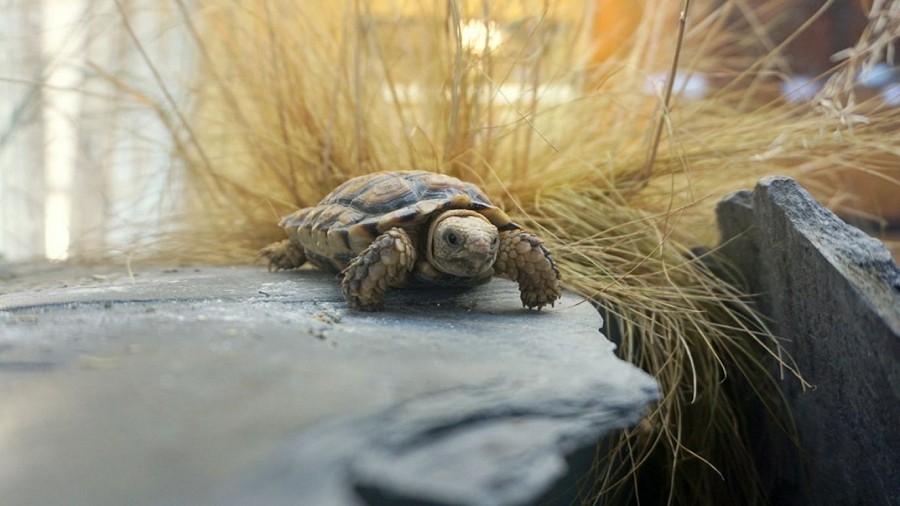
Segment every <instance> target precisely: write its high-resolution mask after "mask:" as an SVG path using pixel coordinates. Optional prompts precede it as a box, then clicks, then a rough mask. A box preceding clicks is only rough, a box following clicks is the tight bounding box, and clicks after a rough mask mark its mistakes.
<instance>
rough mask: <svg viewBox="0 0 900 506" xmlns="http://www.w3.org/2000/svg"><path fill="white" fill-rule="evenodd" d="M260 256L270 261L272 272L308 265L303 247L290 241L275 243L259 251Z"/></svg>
mask: <svg viewBox="0 0 900 506" xmlns="http://www.w3.org/2000/svg"><path fill="white" fill-rule="evenodd" d="M258 255H259V256H261V257H264V258H266V259H267V260H268V261H269V270H270V271H281V270H287V269H296V268H297V267H300V266H301V265H303V264H305V263H306V252H305V251H303V247H302V246H300V245H299V244H297V243H296V242H294V241H292V240H290V239H285V240H283V241H280V242H273V243H272V244H270V245H268V246H266V247H265V248H263V249H261V250H259V253H258Z"/></svg>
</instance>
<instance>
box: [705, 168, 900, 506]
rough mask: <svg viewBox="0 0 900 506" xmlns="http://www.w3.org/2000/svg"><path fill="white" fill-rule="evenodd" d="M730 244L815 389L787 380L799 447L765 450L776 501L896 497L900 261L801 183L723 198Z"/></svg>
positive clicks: (774, 445) (899, 491)
mask: <svg viewBox="0 0 900 506" xmlns="http://www.w3.org/2000/svg"><path fill="white" fill-rule="evenodd" d="M718 218H719V226H720V229H721V232H722V239H723V246H722V251H723V252H724V253H725V254H726V256H727V257H729V258H730V259H731V260H732V261H733V263H734V264H735V265H737V266H738V267H739V270H740V271H741V272H742V273H743V275H744V277H745V278H746V280H747V282H748V284H749V287H750V289H751V290H752V291H753V292H754V293H758V294H760V295H759V297H758V298H759V303H760V306H761V308H762V309H763V311H764V312H765V313H766V314H767V315H768V316H770V317H771V318H772V320H773V321H774V329H773V330H774V331H775V333H776V334H777V335H779V336H782V337H784V338H785V339H786V341H785V342H784V346H785V348H786V349H787V350H788V351H789V352H790V354H791V356H792V357H793V359H794V360H795V361H796V364H797V366H798V367H799V370H800V372H801V373H802V374H803V376H804V377H805V379H806V380H807V381H809V382H810V383H812V384H813V385H814V389H812V390H807V391H803V390H802V389H801V388H800V386H799V384H798V382H796V381H795V380H793V379H792V378H790V377H787V378H786V379H785V381H784V388H785V392H786V395H787V400H788V403H789V405H790V406H791V408H792V410H793V416H794V419H795V421H796V427H797V433H798V435H799V442H800V447H801V450H800V452H799V454H798V452H797V451H796V450H795V449H793V450H792V448H791V446H790V444H789V443H787V442H785V441H782V442H781V443H778V442H776V439H777V438H776V437H774V435H773V433H774V432H777V431H778V429H777V428H773V427H769V428H768V430H769V431H771V432H770V433H769V434H767V435H766V437H768V438H771V439H770V440H769V441H768V442H767V443H765V445H766V447H764V448H762V450H761V453H762V454H763V455H762V457H763V459H764V460H766V458H767V460H768V462H764V463H763V464H762V470H763V472H764V473H765V474H768V475H769V476H768V478H769V480H770V482H771V486H772V502H773V503H774V504H791V505H802V504H808V505H819V504H900V436H898V429H897V427H898V421H900V270H898V268H897V265H896V264H894V262H893V261H892V259H891V255H890V253H889V252H888V251H887V249H886V248H885V247H884V245H883V244H881V243H880V242H878V241H876V240H875V239H872V238H870V237H868V236H867V235H865V234H864V233H862V232H861V231H859V230H858V229H856V228H854V227H851V226H848V225H846V224H845V223H844V222H842V221H841V220H840V219H838V218H837V217H836V216H835V215H834V214H833V213H831V212H830V211H828V210H827V209H825V208H824V207H822V206H821V205H819V204H818V203H816V201H815V200H814V199H813V198H812V197H811V196H810V195H809V194H808V193H807V192H806V191H805V190H803V189H802V188H800V187H799V186H798V185H797V184H796V183H795V182H794V181H793V180H791V179H789V178H783V177H776V178H767V179H764V180H762V181H761V182H760V183H759V184H758V185H757V187H756V189H755V191H754V192H752V193H750V192H746V191H744V192H738V193H735V194H733V195H731V196H729V197H728V198H726V199H725V200H723V201H722V202H720V203H719V206H718Z"/></svg>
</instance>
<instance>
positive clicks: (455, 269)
mask: <svg viewBox="0 0 900 506" xmlns="http://www.w3.org/2000/svg"><path fill="white" fill-rule="evenodd" d="M279 225H280V226H281V227H283V228H284V230H285V232H287V235H288V238H287V239H284V240H282V241H280V242H276V243H274V244H271V245H269V246H267V247H265V248H263V249H262V250H260V255H261V256H262V257H265V258H266V259H268V261H269V269H270V270H282V269H293V268H297V267H300V266H301V265H303V264H304V263H306V262H307V261H309V262H310V263H312V264H313V265H314V266H316V267H318V268H319V269H322V270H326V271H331V272H333V273H335V274H340V275H342V276H343V279H342V282H341V292H342V294H343V296H344V299H346V301H347V303H348V304H349V305H350V306H351V307H354V308H358V309H362V310H369V311H374V310H379V309H382V308H383V306H384V294H385V292H386V291H387V290H388V289H389V288H400V287H406V286H415V285H438V286H472V285H477V284H481V283H485V282H487V281H488V280H490V278H491V277H492V276H493V275H498V276H502V277H506V278H508V279H511V280H513V281H515V282H517V283H518V284H519V291H520V293H521V299H522V305H523V306H525V307H527V308H530V309H535V308H536V309H538V310H540V309H541V308H542V307H543V306H546V305H548V304H549V305H550V306H553V304H554V302H555V301H556V300H557V299H558V298H559V297H560V275H559V270H558V269H557V267H556V264H555V263H554V261H553V257H552V255H551V254H550V251H548V250H547V248H545V247H544V244H543V242H542V241H541V240H540V239H539V238H537V237H535V236H534V235H532V234H530V233H528V232H527V231H525V230H524V229H523V228H522V227H521V226H519V225H518V224H516V223H514V222H513V221H512V220H511V219H510V217H509V216H508V215H507V214H506V213H505V212H503V210H501V209H500V208H499V207H497V206H495V205H493V204H492V203H491V201H490V200H489V199H488V197H487V196H486V195H485V194H484V192H482V191H481V190H480V189H479V188H478V187H477V186H475V185H473V184H471V183H467V182H463V181H461V180H459V179H457V178H455V177H451V176H447V175H443V174H437V173H432V172H425V171H391V172H377V173H373V174H368V175H364V176H359V177H355V178H353V179H350V180H348V181H346V182H345V183H343V184H342V185H340V186H338V187H337V188H336V189H334V190H333V191H332V192H331V193H330V194H328V195H327V196H326V197H325V198H324V199H323V200H322V201H321V202H319V204H318V205H317V206H315V207H307V208H303V209H299V210H297V211H295V212H293V213H291V214H288V215H287V216H285V217H284V218H282V219H281V222H280V223H279Z"/></svg>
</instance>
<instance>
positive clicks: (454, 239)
mask: <svg viewBox="0 0 900 506" xmlns="http://www.w3.org/2000/svg"><path fill="white" fill-rule="evenodd" d="M444 238H445V239H446V240H447V242H448V243H450V246H459V237H458V236H457V235H456V233H454V232H447V235H445V236H444Z"/></svg>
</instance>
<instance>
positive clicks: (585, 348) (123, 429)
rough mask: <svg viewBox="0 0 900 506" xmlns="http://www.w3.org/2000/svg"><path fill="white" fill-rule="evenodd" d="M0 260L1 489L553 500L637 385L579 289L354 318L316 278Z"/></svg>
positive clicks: (97, 495) (424, 500) (130, 500)
mask: <svg viewBox="0 0 900 506" xmlns="http://www.w3.org/2000/svg"><path fill="white" fill-rule="evenodd" d="M12 272H13V273H14V275H11V276H8V277H7V279H6V280H5V282H4V285H3V286H0V391H2V392H3V395H0V454H2V455H3V456H4V457H3V459H0V498H2V500H0V502H2V503H3V504H16V505H31V504H40V505H48V504H67V505H88V504H90V505H96V504H137V505H141V504H217V505H218V504H267V505H272V504H316V505H330V504H385V503H391V504H497V505H507V504H535V503H538V502H541V501H547V500H551V501H560V502H563V503H568V502H569V501H571V500H572V499H573V498H574V497H575V495H576V494H577V488H576V487H575V486H574V483H575V480H576V478H578V477H579V476H580V473H582V472H585V471H587V465H589V464H590V459H589V458H588V459H586V460H584V461H579V460H578V459H579V458H580V457H579V456H584V455H585V454H586V455H588V456H591V455H592V453H591V452H592V451H593V448H594V445H595V444H596V442H597V441H598V439H602V438H604V437H607V436H610V435H614V434H616V433H617V431H619V430H620V429H622V428H623V427H628V426H631V425H633V424H635V423H636V422H637V421H638V420H639V419H640V418H641V417H642V416H643V415H644V414H645V412H646V409H647V404H648V403H649V402H651V401H653V400H654V399H655V398H656V397H657V395H658V391H657V385H656V383H655V381H654V380H653V379H652V378H650V377H649V376H647V375H646V374H644V373H643V372H641V371H640V370H638V369H636V368H635V367H633V366H631V365H629V364H626V363H624V362H622V361H620V360H618V359H617V358H615V356H614V355H613V352H612V345H611V344H610V343H609V342H608V341H607V340H606V339H605V338H604V337H603V336H602V335H601V334H600V333H599V330H598V329H599V327H600V326H601V325H602V321H601V319H600V317H599V315H598V314H597V312H596V311H595V310H594V309H593V308H592V307H591V306H590V305H589V304H587V303H585V302H583V301H582V300H581V299H579V298H578V297H576V296H574V295H572V294H568V293H567V294H565V295H564V297H563V299H562V300H561V301H560V303H558V304H557V307H556V308H555V309H551V310H544V311H541V312H539V313H538V312H532V311H525V310H523V309H522V308H521V306H520V302H519V296H518V291H517V288H516V286H515V285H514V284H512V283H510V282H506V281H503V280H495V281H493V282H492V283H490V284H488V285H486V286H483V287H479V288H476V289H473V290H469V291H450V290H427V291H406V292H396V293H393V294H391V295H390V296H389V297H388V300H387V308H388V309H387V311H385V312H382V313H361V312H356V311H351V310H348V309H347V308H346V305H345V303H344V301H343V300H342V299H341V296H340V291H339V288H338V285H337V284H336V283H335V282H334V281H333V280H332V279H331V277H330V276H328V275H325V274H322V273H319V272H315V271H296V272H281V273H267V272H265V270H264V269H262V268H238V269H227V268H207V267H204V268H200V269H196V270H195V269H192V268H187V269H184V268H182V269H167V270H164V269H160V268H142V269H140V270H139V272H138V273H137V274H138V275H137V276H136V277H133V278H132V277H130V276H128V275H127V274H126V273H125V272H122V271H121V270H119V271H115V270H111V269H108V268H107V269H90V268H76V267H65V266H63V267H60V266H25V267H17V268H14V269H12Z"/></svg>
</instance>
